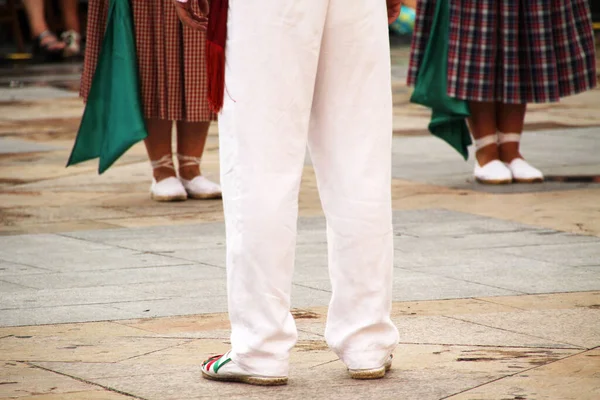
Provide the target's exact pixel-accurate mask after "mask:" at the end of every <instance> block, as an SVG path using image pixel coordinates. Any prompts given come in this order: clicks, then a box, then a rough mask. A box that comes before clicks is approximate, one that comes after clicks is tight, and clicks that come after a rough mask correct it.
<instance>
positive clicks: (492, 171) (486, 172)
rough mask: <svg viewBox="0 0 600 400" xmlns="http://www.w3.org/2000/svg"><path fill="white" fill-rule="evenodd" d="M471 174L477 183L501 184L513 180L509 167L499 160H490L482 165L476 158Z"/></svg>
mask: <svg viewBox="0 0 600 400" xmlns="http://www.w3.org/2000/svg"><path fill="white" fill-rule="evenodd" d="M473 176H475V180H477V181H478V182H479V183H483V184H488V185H503V184H507V183H511V182H512V180H513V175H512V173H511V171H510V169H508V168H507V166H506V165H504V163H503V162H502V161H500V160H493V161H490V162H488V163H487V164H485V165H484V166H483V167H482V166H481V165H479V161H477V160H476V161H475V171H474V172H473Z"/></svg>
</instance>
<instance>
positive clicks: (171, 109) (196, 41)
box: [80, 0, 216, 122]
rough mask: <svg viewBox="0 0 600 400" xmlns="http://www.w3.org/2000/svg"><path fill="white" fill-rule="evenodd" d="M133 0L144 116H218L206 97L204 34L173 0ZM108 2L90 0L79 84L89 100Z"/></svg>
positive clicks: (194, 118) (187, 118)
mask: <svg viewBox="0 0 600 400" xmlns="http://www.w3.org/2000/svg"><path fill="white" fill-rule="evenodd" d="M130 2H131V8H132V13H133V24H134V27H135V41H136V46H137V61H138V68H139V72H140V90H141V94H140V95H141V99H142V105H143V109H144V110H143V111H144V116H145V117H146V118H148V119H164V120H174V121H175V120H176V121H189V122H199V121H210V120H214V119H216V116H215V114H214V113H213V112H212V111H211V110H210V107H209V104H208V97H207V96H208V94H207V93H208V78H207V74H206V67H205V61H204V57H205V40H206V36H205V34H204V33H202V32H196V31H194V30H192V29H189V28H187V27H185V26H183V25H182V24H181V23H180V22H179V19H178V18H177V15H176V14H175V7H174V6H173V4H172V1H171V0H130ZM193 4H196V3H195V2H194V3H193ZM108 5H109V1H108V0H90V1H89V4H88V25H87V47H86V51H85V61H84V66H83V73H82V76H81V90H80V94H81V96H82V97H83V98H84V99H86V100H87V96H88V94H89V91H90V87H91V84H92V78H93V76H94V71H95V69H96V63H97V61H98V56H99V54H100V47H101V45H102V39H103V37H104V31H105V29H106V20H107V14H108Z"/></svg>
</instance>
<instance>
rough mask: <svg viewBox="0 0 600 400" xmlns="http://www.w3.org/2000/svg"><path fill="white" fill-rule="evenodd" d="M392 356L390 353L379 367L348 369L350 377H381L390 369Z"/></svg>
mask: <svg viewBox="0 0 600 400" xmlns="http://www.w3.org/2000/svg"><path fill="white" fill-rule="evenodd" d="M393 358H394V356H393V355H390V357H389V358H388V359H387V361H386V362H385V364H383V365H382V366H381V367H379V368H372V369H348V373H349V374H350V378H352V379H381V378H383V377H384V376H385V374H386V373H387V372H388V371H389V370H390V369H392V360H393Z"/></svg>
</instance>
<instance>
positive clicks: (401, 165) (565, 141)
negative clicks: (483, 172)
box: [392, 127, 600, 193]
mask: <svg viewBox="0 0 600 400" xmlns="http://www.w3.org/2000/svg"><path fill="white" fill-rule="evenodd" d="M598 135H600V128H597V127H594V128H584V129H569V130H568V131H567V130H561V129H555V130H552V131H541V132H526V133H525V134H524V135H523V140H522V152H523V154H524V155H525V156H526V157H527V159H528V160H529V161H530V162H531V163H532V164H534V165H536V166H537V167H539V168H541V169H542V170H543V171H545V170H546V168H552V169H551V173H552V174H558V175H560V174H561V172H562V168H563V167H569V168H570V170H569V173H571V174H578V175H585V174H598V173H599V171H600V162H599V161H598V159H597V157H595V155H594V154H596V153H597V152H598V151H600V144H599V143H598V140H597V137H598ZM393 143H394V144H393V146H394V149H393V154H394V157H393V170H392V171H393V172H392V173H393V176H394V177H395V178H400V179H406V180H411V181H417V182H423V183H428V184H434V185H442V186H449V187H452V188H463V189H469V190H475V191H483V192H491V193H522V192H540V191H551V190H569V189H580V188H585V187H598V186H599V185H598V184H571V185H565V184H561V183H557V182H547V183H544V184H540V185H508V186H501V187H498V186H490V185H479V184H476V183H475V182H474V181H473V178H472V171H473V151H472V150H473V149H472V148H471V155H470V161H469V162H464V161H463V160H462V159H461V157H460V155H459V154H458V153H457V152H456V151H455V150H454V149H452V148H450V146H448V145H447V144H446V143H445V142H443V141H442V140H440V139H437V138H435V137H432V136H422V137H395V138H394V141H393Z"/></svg>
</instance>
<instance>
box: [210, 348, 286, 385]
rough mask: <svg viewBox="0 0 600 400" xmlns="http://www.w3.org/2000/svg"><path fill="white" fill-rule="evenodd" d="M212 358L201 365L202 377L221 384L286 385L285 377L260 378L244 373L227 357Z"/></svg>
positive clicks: (227, 354)
mask: <svg viewBox="0 0 600 400" xmlns="http://www.w3.org/2000/svg"><path fill="white" fill-rule="evenodd" d="M229 353H230V351H228V352H227V353H225V354H223V355H222V356H214V357H211V358H209V359H208V360H206V361H204V363H203V364H202V377H203V378H205V379H210V380H214V381H221V382H241V383H247V384H250V385H259V386H278V385H285V384H287V381H288V378H287V376H262V375H254V374H251V373H249V372H246V371H244V370H243V369H242V368H241V367H240V366H239V365H237V364H236V363H235V362H234V361H233V360H232V359H231V357H230V356H229Z"/></svg>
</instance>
